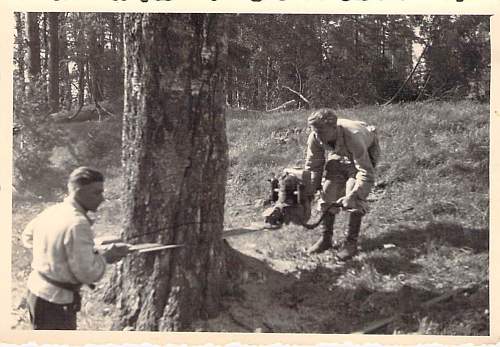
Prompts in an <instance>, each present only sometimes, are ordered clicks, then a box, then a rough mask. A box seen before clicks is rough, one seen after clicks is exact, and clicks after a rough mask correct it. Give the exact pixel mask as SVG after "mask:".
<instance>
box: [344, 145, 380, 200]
mask: <svg viewBox="0 0 500 347" xmlns="http://www.w3.org/2000/svg"><path fill="white" fill-rule="evenodd" d="M346 142H347V145H348V148H349V150H350V152H351V154H352V159H353V163H354V166H355V167H356V170H357V173H356V184H355V186H354V188H353V189H352V191H351V192H350V195H355V196H357V198H359V199H361V200H366V198H367V197H368V195H369V194H370V191H371V189H372V187H373V185H374V183H375V169H374V167H373V165H372V161H371V160H370V155H369V153H368V146H367V144H365V142H364V141H363V138H362V137H361V136H352V137H350V138H349V139H346Z"/></svg>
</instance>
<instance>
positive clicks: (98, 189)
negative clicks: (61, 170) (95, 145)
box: [68, 166, 104, 211]
mask: <svg viewBox="0 0 500 347" xmlns="http://www.w3.org/2000/svg"><path fill="white" fill-rule="evenodd" d="M68 192H69V194H70V195H71V196H73V197H74V199H75V200H76V202H78V203H79V204H80V206H81V207H82V208H83V209H85V210H86V211H96V210H97V208H98V207H99V205H100V204H101V202H103V201H104V196H103V193H104V176H103V175H102V174H101V173H100V172H99V171H96V170H93V169H91V168H88V167H86V166H81V167H79V168H77V169H75V170H74V171H73V172H72V173H71V174H70V175H69V179H68Z"/></svg>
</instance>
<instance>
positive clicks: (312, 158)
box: [305, 132, 325, 190]
mask: <svg viewBox="0 0 500 347" xmlns="http://www.w3.org/2000/svg"><path fill="white" fill-rule="evenodd" d="M324 166H325V149H324V148H323V146H322V145H321V144H320V143H319V141H318V139H317V138H316V136H315V134H314V133H313V132H311V133H310V134H309V138H308V139H307V150H306V163H305V169H306V170H309V171H311V181H312V185H313V189H314V190H316V189H319V188H320V186H321V179H322V177H323V168H324Z"/></svg>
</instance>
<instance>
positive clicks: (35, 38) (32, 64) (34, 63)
mask: <svg viewBox="0 0 500 347" xmlns="http://www.w3.org/2000/svg"><path fill="white" fill-rule="evenodd" d="M26 34H27V35H26V36H27V38H28V59H27V60H28V64H27V65H28V73H29V79H30V81H32V80H33V79H34V78H35V77H36V76H39V75H40V72H41V65H40V28H39V27H38V13H37V12H28V13H27V14H26Z"/></svg>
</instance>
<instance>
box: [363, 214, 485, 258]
mask: <svg viewBox="0 0 500 347" xmlns="http://www.w3.org/2000/svg"><path fill="white" fill-rule="evenodd" d="M430 242H433V243H434V245H437V246H449V247H456V248H467V249H471V250H472V251H473V252H474V253H483V252H488V250H489V229H487V228H482V229H468V228H464V227H463V226H462V225H460V224H458V223H444V222H440V223H433V222H431V223H429V224H427V225H426V226H425V227H423V228H415V227H411V226H406V225H400V226H399V227H398V228H395V229H392V230H390V231H389V232H386V233H384V234H382V235H380V236H377V237H375V238H371V239H366V240H364V241H363V242H362V247H363V250H365V251H371V250H375V249H383V248H384V245H390V244H393V245H396V246H397V247H398V248H399V249H405V250H406V251H408V252H409V253H415V254H416V255H418V254H421V253H423V252H426V250H427V246H428V245H429V243H430Z"/></svg>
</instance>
